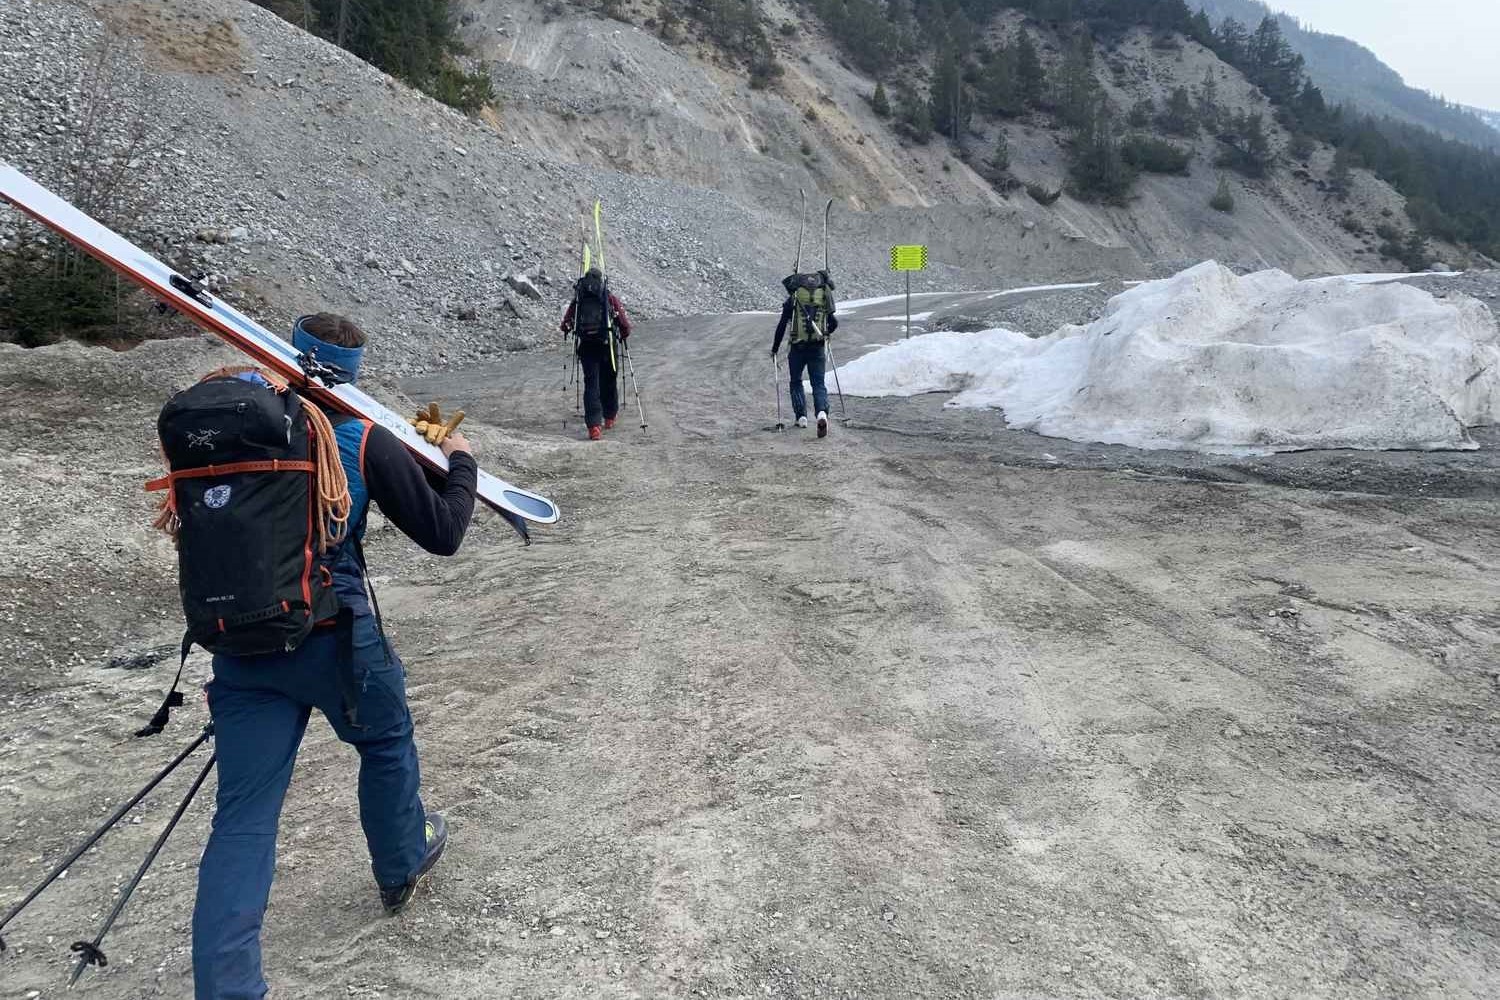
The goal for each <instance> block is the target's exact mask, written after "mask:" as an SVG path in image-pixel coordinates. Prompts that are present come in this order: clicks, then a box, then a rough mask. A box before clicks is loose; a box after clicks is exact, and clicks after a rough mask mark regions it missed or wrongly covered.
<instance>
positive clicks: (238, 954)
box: [193, 616, 427, 1000]
mask: <svg viewBox="0 0 1500 1000" xmlns="http://www.w3.org/2000/svg"><path fill="white" fill-rule="evenodd" d="M354 621H355V624H354V676H355V684H356V689H357V690H358V699H357V703H358V713H359V714H358V725H357V726H352V725H350V723H349V722H348V720H347V719H346V717H345V713H344V695H343V692H342V689H341V688H340V685H339V674H338V638H337V636H336V635H335V634H334V632H333V630H332V629H318V630H317V631H315V632H314V634H313V635H311V636H309V637H308V639H307V640H306V641H305V642H303V644H302V645H301V646H300V647H299V648H298V649H297V651H296V652H294V653H288V654H285V655H281V654H276V655H271V656H255V657H234V656H215V657H214V677H213V680H212V681H210V682H209V684H208V708H209V713H210V714H211V715H212V716H213V722H214V741H215V746H216V748H217V750H218V754H219V791H218V802H217V808H216V810H215V812H214V820H213V833H212V835H211V836H210V837H209V839H208V846H207V847H206V848H205V849H204V851H203V861H202V864H201V865H200V866H199V868H198V901H197V905H196V906H195V907H194V908H193V981H194V985H195V988H196V993H195V996H196V997H197V1000H261V998H263V997H264V996H265V995H266V990H267V988H266V981H265V978H264V977H263V976H262V974H261V963H260V927H261V920H262V918H263V916H264V914H265V909H266V901H267V899H268V898H269V896H270V893H271V877H272V874H273V873H274V871H275V867H276V825H277V821H278V819H279V818H280V816H281V803H282V799H283V797H284V796H285V795H286V789H287V785H288V783H289V782H290V781H291V778H292V765H293V763H294V762H295V761H296V759H297V747H298V745H299V744H300V743H301V742H302V734H303V732H304V731H305V730H306V728H307V720H308V716H309V715H310V714H311V712H312V710H313V709H314V708H316V709H318V710H319V711H320V712H322V713H323V715H324V716H326V717H327V719H328V721H329V722H330V723H331V724H332V725H333V729H334V732H335V733H337V734H338V737H339V739H341V740H343V741H344V742H345V743H349V744H352V745H353V746H354V748H355V749H356V750H358V751H359V818H360V822H361V823H362V824H363V826H364V831H365V841H366V843H367V844H368V845H369V848H370V858H371V861H372V863H373V867H374V869H375V881H376V882H377V883H379V885H381V886H396V885H403V884H405V883H406V881H407V880H408V879H409V878H410V877H411V876H412V875H413V874H414V873H415V872H416V870H417V868H418V866H420V865H421V863H422V859H423V856H424V855H425V854H426V850H427V843H426V832H425V829H424V827H425V823H426V818H427V817H426V813H425V812H424V810H423V808H422V800H421V798H420V797H419V795H418V791H419V787H420V784H421V780H420V774H419V771H418V766H417V748H416V744H415V743H414V742H413V740H412V722H411V713H410V712H409V711H408V710H407V707H406V681H405V671H404V669H403V668H402V666H401V661H400V659H398V658H397V656H396V654H395V651H394V650H390V651H389V656H387V647H386V646H385V645H384V643H383V641H382V639H381V637H380V633H379V632H378V631H377V629H376V627H375V621H374V619H373V618H371V617H369V616H361V617H358V618H356V619H355V620H354ZM372 897H373V894H372ZM371 901H372V903H373V901H374V900H373V898H372V900H371Z"/></svg>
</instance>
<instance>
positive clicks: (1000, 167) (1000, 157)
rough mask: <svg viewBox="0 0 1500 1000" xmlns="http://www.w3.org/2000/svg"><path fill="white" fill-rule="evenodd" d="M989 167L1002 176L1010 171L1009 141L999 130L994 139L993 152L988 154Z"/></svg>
mask: <svg viewBox="0 0 1500 1000" xmlns="http://www.w3.org/2000/svg"><path fill="white" fill-rule="evenodd" d="M990 166H991V167H993V168H994V169H995V170H996V171H998V172H1000V173H1002V174H1004V173H1009V171H1010V140H1009V139H1007V138H1006V137H1005V130H1004V129H1001V130H1000V132H999V134H998V135H996V137H995V151H994V152H993V153H991V154H990Z"/></svg>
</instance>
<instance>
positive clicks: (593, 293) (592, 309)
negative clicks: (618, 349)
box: [573, 274, 612, 342]
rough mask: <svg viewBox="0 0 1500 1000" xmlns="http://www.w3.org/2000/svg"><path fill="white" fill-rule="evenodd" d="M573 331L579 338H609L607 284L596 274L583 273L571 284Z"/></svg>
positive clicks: (610, 322) (597, 339) (601, 339)
mask: <svg viewBox="0 0 1500 1000" xmlns="http://www.w3.org/2000/svg"><path fill="white" fill-rule="evenodd" d="M573 304H574V307H573V332H574V333H576V334H577V335H578V337H579V339H581V340H592V341H601V342H602V341H604V340H607V339H608V338H609V334H610V328H611V325H612V320H611V317H610V314H609V284H608V283H607V282H606V281H605V280H604V278H603V277H601V276H599V275H597V274H585V275H584V276H583V277H581V278H579V279H578V280H577V281H576V282H574V284H573Z"/></svg>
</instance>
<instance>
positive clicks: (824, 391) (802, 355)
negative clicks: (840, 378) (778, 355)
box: [786, 342, 828, 417]
mask: <svg viewBox="0 0 1500 1000" xmlns="http://www.w3.org/2000/svg"><path fill="white" fill-rule="evenodd" d="M786 365H787V368H788V370H790V372H791V378H792V412H793V413H794V414H796V415H797V416H799V417H805V416H807V397H806V394H805V393H804V392H803V389H802V370H803V369H804V368H805V369H807V380H808V381H809V382H811V383H812V391H813V412H814V413H827V412H828V386H827V385H825V384H824V383H823V374H824V370H825V361H824V355H823V344H822V343H821V342H818V343H806V344H793V345H792V346H791V347H790V348H788V349H787V352H786Z"/></svg>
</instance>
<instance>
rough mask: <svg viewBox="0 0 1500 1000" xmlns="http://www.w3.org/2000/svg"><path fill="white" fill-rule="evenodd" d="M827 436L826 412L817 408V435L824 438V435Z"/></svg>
mask: <svg viewBox="0 0 1500 1000" xmlns="http://www.w3.org/2000/svg"><path fill="white" fill-rule="evenodd" d="M827 436H828V414H826V413H824V412H823V411H822V410H819V411H818V437H820V438H824V437H827Z"/></svg>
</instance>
